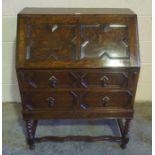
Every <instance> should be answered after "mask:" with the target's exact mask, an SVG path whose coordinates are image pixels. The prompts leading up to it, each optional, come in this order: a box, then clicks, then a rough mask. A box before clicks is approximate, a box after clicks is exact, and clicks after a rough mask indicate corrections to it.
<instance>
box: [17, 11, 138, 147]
mask: <svg viewBox="0 0 155 155" xmlns="http://www.w3.org/2000/svg"><path fill="white" fill-rule="evenodd" d="M16 71H17V78H18V83H19V89H20V93H21V100H22V108H23V110H22V115H23V120H24V121H25V123H26V129H27V142H28V144H29V146H30V149H34V145H35V143H36V142H43V141H56V142H58V141H60V142H64V141H68V140H72V141H80V140H84V141H89V142H93V141H100V140H108V141H117V142H120V144H121V148H125V147H126V144H127V143H128V141H129V138H128V132H129V124H130V120H131V119H132V118H133V114H134V99H135V95H136V89H137V83H138V77H139V72H140V56H139V45H138V27H137V15H136V14H135V13H134V12H132V11H131V10H130V9H103V8H98V9H95V8H94V9H93V8H88V9H86V8H81V9H79V8H76V9H74V8H70V9H68V8H66V9H61V8H53V9H52V8H25V9H23V11H21V12H20V13H19V14H18V21H17V44H16ZM98 118H100V119H101V118H102V119H105V118H106V119H116V120H117V123H118V128H119V130H120V133H121V134H120V136H118V137H117V136H111V135H108V136H95V137H91V136H76V135H74V136H72V135H71V136H66V137H56V136H46V135H45V137H35V131H36V128H37V123H38V121H39V120H41V119H98Z"/></svg>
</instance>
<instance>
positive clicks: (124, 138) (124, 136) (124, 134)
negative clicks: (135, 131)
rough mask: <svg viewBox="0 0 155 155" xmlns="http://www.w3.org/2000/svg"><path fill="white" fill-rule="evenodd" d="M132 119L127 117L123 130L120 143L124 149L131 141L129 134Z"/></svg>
mask: <svg viewBox="0 0 155 155" xmlns="http://www.w3.org/2000/svg"><path fill="white" fill-rule="evenodd" d="M130 121H131V119H126V120H125V123H124V127H123V131H122V142H121V145H120V147H121V148H122V149H125V148H126V145H127V143H128V142H129V138H128V137H127V136H128V132H129V126H130Z"/></svg>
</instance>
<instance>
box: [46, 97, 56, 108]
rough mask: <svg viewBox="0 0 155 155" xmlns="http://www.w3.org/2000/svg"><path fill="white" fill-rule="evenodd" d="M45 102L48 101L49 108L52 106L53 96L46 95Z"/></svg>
mask: <svg viewBox="0 0 155 155" xmlns="http://www.w3.org/2000/svg"><path fill="white" fill-rule="evenodd" d="M47 102H48V107H49V108H51V107H53V106H54V103H55V99H54V98H53V97H48V98H47Z"/></svg>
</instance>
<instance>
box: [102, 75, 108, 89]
mask: <svg viewBox="0 0 155 155" xmlns="http://www.w3.org/2000/svg"><path fill="white" fill-rule="evenodd" d="M100 80H101V85H102V87H106V86H107V85H108V81H109V78H108V77H107V76H102V77H101V79H100Z"/></svg>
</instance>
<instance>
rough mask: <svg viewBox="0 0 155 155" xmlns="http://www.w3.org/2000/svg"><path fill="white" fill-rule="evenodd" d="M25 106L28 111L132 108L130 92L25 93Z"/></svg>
mask: <svg viewBox="0 0 155 155" xmlns="http://www.w3.org/2000/svg"><path fill="white" fill-rule="evenodd" d="M23 96H24V102H23V103H24V106H25V108H27V109H28V110H45V109H47V110H89V109H90V110H91V109H96V108H99V109H108V108H132V104H131V103H132V102H131V101H132V96H133V95H132V93H131V92H129V91H121V92H118V91H115V92H104V91H96V92H94V91H66V92H65V91H54V92H42V91H37V92H25V93H24V95H23Z"/></svg>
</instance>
